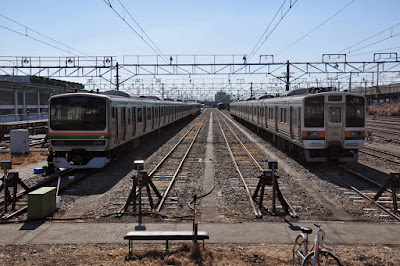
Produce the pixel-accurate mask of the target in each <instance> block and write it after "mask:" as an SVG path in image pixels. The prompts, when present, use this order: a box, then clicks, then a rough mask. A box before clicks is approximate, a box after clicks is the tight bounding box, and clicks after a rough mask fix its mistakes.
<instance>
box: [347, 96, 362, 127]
mask: <svg viewBox="0 0 400 266" xmlns="http://www.w3.org/2000/svg"><path fill="white" fill-rule="evenodd" d="M346 109H347V112H346V126H347V127H364V126H365V99H364V98H363V97H360V96H353V95H347V96H346Z"/></svg>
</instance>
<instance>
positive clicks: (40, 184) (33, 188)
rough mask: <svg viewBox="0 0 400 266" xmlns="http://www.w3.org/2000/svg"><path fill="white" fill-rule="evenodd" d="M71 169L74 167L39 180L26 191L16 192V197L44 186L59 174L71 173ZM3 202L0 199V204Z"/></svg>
mask: <svg viewBox="0 0 400 266" xmlns="http://www.w3.org/2000/svg"><path fill="white" fill-rule="evenodd" d="M73 170H74V169H69V170H67V171H64V172H62V173H59V174H57V175H55V176H52V177H50V178H49V179H46V180H43V181H41V182H39V183H38V184H36V185H34V186H33V187H31V188H30V189H29V190H28V191H22V192H19V193H17V196H16V198H17V199H19V198H21V197H23V196H25V195H26V194H28V193H29V192H31V191H33V190H36V189H38V188H41V187H43V186H46V185H48V184H50V183H51V182H53V181H54V180H56V179H57V178H58V177H59V176H63V175H67V174H69V173H71V172H72V171H73ZM24 180H26V179H24ZM24 180H22V181H24ZM3 204H4V199H2V200H1V201H0V205H3Z"/></svg>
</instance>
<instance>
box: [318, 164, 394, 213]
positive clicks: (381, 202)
mask: <svg viewBox="0 0 400 266" xmlns="http://www.w3.org/2000/svg"><path fill="white" fill-rule="evenodd" d="M339 168H340V169H341V173H336V174H335V171H334V170H332V171H329V172H328V171H327V170H323V169H318V171H320V172H322V173H323V174H324V176H327V177H328V178H330V179H332V180H334V181H335V182H336V183H337V184H339V185H340V186H343V187H344V188H345V189H347V190H349V191H347V192H346V191H345V192H344V193H345V194H346V195H347V196H349V197H350V198H351V199H352V200H353V202H354V203H356V204H361V205H362V206H363V209H364V211H366V212H376V213H377V214H376V215H377V216H382V215H381V214H379V213H382V212H384V213H385V214H384V215H383V216H385V215H386V216H388V217H391V218H392V219H394V220H397V221H400V216H399V214H398V213H395V212H394V211H393V201H392V191H391V190H389V189H387V190H386V191H385V192H384V193H383V194H382V196H381V197H380V198H379V199H378V200H376V201H375V200H374V199H373V198H374V196H375V195H376V193H377V192H378V190H379V189H380V187H382V184H379V183H378V182H376V181H374V180H371V179H369V178H367V177H365V176H363V175H362V174H360V173H357V172H355V171H353V170H351V169H348V168H346V167H343V166H340V167H339ZM355 179H357V180H358V181H357V182H355V181H354V180H355ZM397 197H399V196H397Z"/></svg>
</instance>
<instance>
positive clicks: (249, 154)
mask: <svg viewBox="0 0 400 266" xmlns="http://www.w3.org/2000/svg"><path fill="white" fill-rule="evenodd" d="M218 111H219V110H218ZM219 112H220V114H221V111H219ZM222 121H224V123H225V125H226V126H227V127H228V128H229V130H230V131H231V132H232V133H233V136H234V137H235V138H236V139H237V141H239V143H240V145H242V147H243V149H244V150H245V151H246V153H247V155H248V156H249V157H250V159H251V160H252V162H253V163H254V165H255V166H256V167H257V168H258V170H260V172H261V173H263V171H264V169H263V168H262V167H261V165H260V164H259V163H258V162H257V161H256V159H255V158H254V156H253V155H252V154H251V153H250V151H249V150H248V149H247V148H246V146H245V145H244V144H243V142H242V141H241V140H240V139H239V137H238V136H237V135H236V134H235V132H233V130H232V128H231V127H230V126H229V125H228V123H227V122H226V121H225V120H223V119H222Z"/></svg>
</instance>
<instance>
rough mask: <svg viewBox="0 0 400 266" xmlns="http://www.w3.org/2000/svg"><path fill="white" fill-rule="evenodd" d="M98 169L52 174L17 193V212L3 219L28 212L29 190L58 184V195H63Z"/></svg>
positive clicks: (0, 202) (0, 203)
mask: <svg viewBox="0 0 400 266" xmlns="http://www.w3.org/2000/svg"><path fill="white" fill-rule="evenodd" d="M97 171H99V169H91V170H77V169H69V170H66V171H63V172H61V173H59V174H56V175H52V176H50V177H49V178H47V179H45V180H43V181H41V182H39V183H38V184H36V185H34V186H32V187H31V188H30V189H29V190H24V191H20V192H18V193H17V195H16V198H17V199H18V200H19V201H20V202H19V204H18V205H19V207H18V209H17V210H16V211H15V212H12V213H8V214H5V215H3V216H2V219H3V220H8V219H11V218H13V217H15V216H18V215H21V214H23V213H24V212H26V211H27V209H28V206H27V199H25V197H26V195H27V194H28V193H29V192H31V191H34V190H36V189H39V188H41V187H45V186H56V187H58V195H61V194H62V193H63V192H64V191H65V190H67V189H69V188H71V187H72V186H74V185H76V184H77V183H79V182H80V181H82V180H83V179H85V178H87V177H89V176H90V175H91V174H93V173H95V172H97ZM70 176H73V177H74V178H73V179H71V178H69V177H70ZM0 205H4V200H1V201H0ZM22 205H24V206H22ZM21 206H22V207H21Z"/></svg>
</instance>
